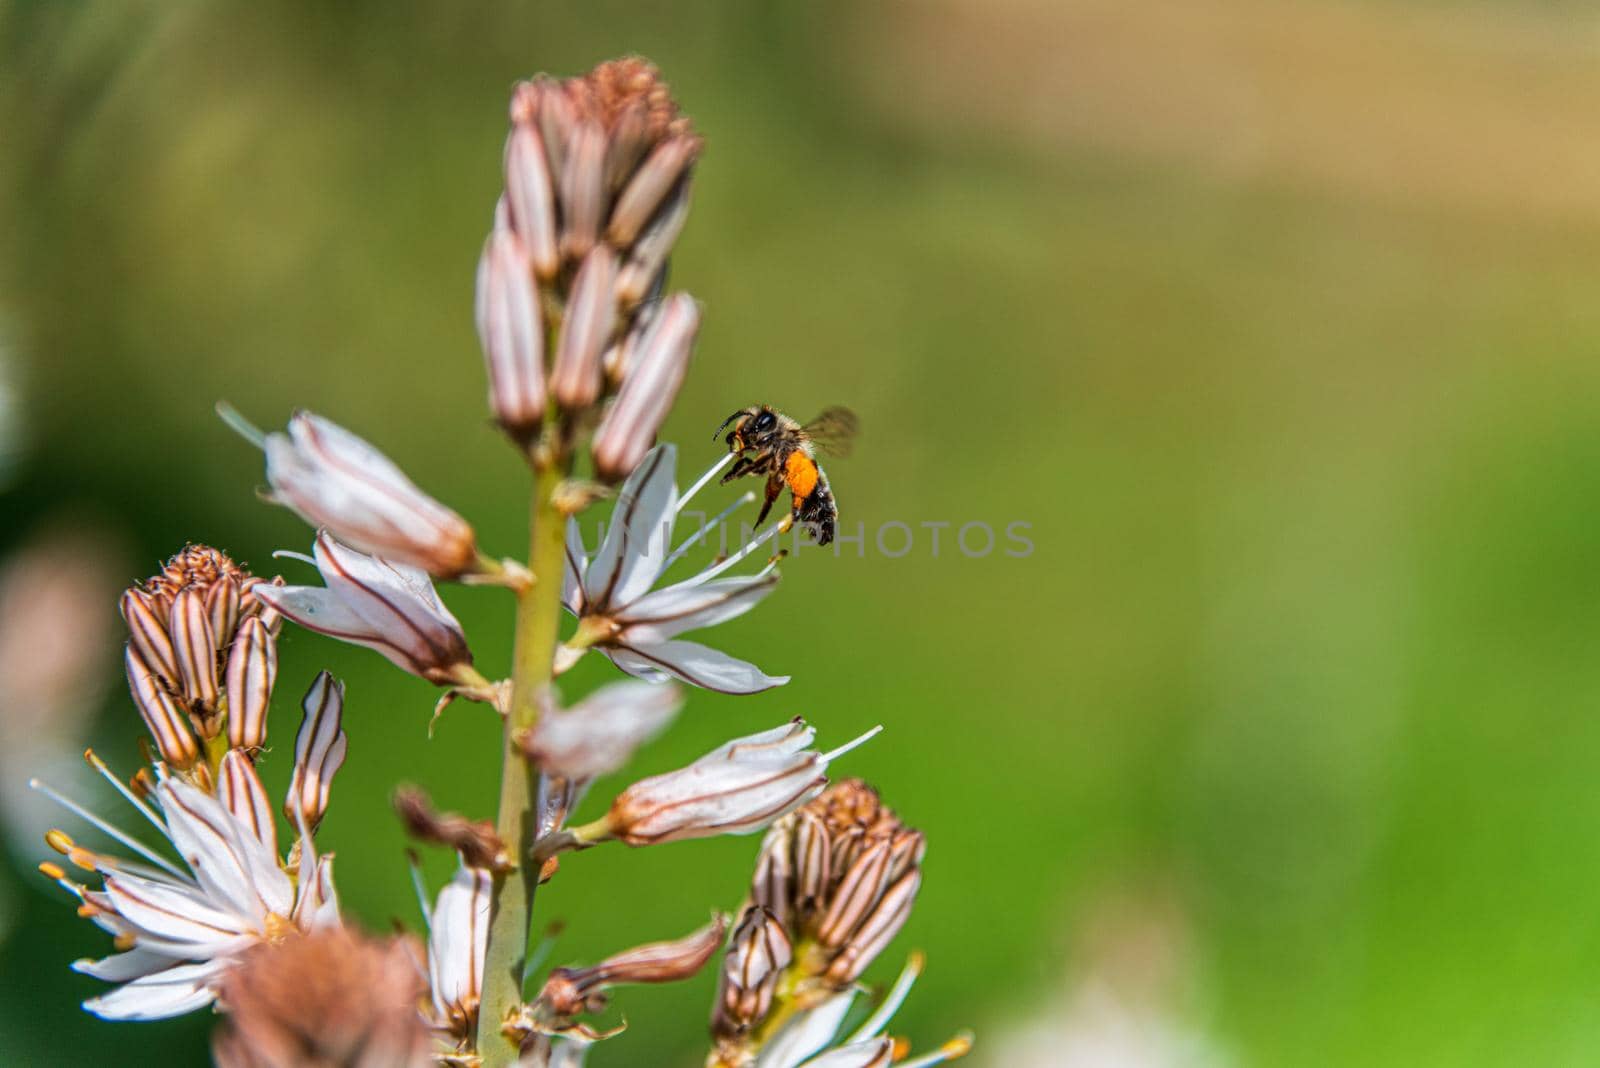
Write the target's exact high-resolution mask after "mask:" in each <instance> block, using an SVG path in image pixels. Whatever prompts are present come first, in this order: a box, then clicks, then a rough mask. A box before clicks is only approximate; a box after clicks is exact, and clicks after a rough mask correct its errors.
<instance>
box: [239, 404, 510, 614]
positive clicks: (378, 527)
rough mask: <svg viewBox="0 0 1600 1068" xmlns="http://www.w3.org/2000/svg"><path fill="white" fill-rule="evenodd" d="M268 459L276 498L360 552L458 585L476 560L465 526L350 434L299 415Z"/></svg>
mask: <svg viewBox="0 0 1600 1068" xmlns="http://www.w3.org/2000/svg"><path fill="white" fill-rule="evenodd" d="M266 453H267V481H268V482H269V483H270V484H271V486H272V493H273V496H274V497H275V498H276V499H277V500H278V501H279V502H280V503H282V504H284V505H287V506H288V507H289V508H290V509H292V510H293V511H295V512H296V513H297V514H299V516H300V517H301V518H302V519H304V520H306V522H308V523H310V524H312V525H313V526H318V527H327V528H328V529H329V530H331V531H333V532H334V533H335V534H336V535H338V536H339V537H340V538H342V539H343V540H345V541H347V542H349V543H350V544H351V545H353V546H355V547H356V548H358V549H361V550H362V551H364V552H369V553H373V554H375V555H378V556H382V557H383V558H384V559H386V560H391V561H394V562H397V563H402V564H409V565H412V566H415V567H420V568H422V569H423V570H424V571H427V572H428V573H429V574H432V575H435V576H437V577H439V578H454V577H455V576H457V575H460V574H461V573H463V572H464V571H467V570H468V569H470V568H471V567H472V565H473V563H474V562H475V561H476V560H477V556H478V544H477V539H476V536H475V535H474V534H473V532H472V527H471V526H470V525H468V523H467V521H466V520H465V519H462V518H461V517H460V516H459V515H457V514H456V513H455V512H453V511H451V510H450V509H448V508H446V507H445V506H444V505H442V504H440V503H439V502H438V501H436V500H434V499H433V498H432V497H430V496H428V495H427V494H425V493H423V492H422V491H421V490H420V489H418V488H417V486H416V484H415V483H413V482H412V481H411V480H410V479H409V478H407V477H406V476H405V474H404V473H403V472H402V471H401V470H400V469H399V468H398V467H396V466H395V465H394V463H393V461H391V460H390V459H389V458H388V457H387V456H384V455H383V454H382V453H381V452H379V451H378V450H377V449H375V448H373V447H372V446H371V445H369V444H368V443H367V442H365V441H363V440H362V439H361V438H358V437H357V436H356V435H354V434H352V433H350V432H349V431H348V430H345V429H344V428H342V427H339V426H336V425H335V424H333V423H330V422H329V421H328V420H326V419H323V418H322V417H320V416H317V415H313V414H311V413H310V412H297V413H295V415H294V416H293V417H292V418H291V419H290V420H289V429H288V432H287V433H276V434H268V435H267V439H266ZM258 589H259V588H258Z"/></svg>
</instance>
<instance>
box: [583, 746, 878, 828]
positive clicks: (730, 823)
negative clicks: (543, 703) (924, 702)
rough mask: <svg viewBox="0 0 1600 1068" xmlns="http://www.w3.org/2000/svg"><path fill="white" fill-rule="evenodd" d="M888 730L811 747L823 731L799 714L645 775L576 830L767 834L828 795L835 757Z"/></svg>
mask: <svg viewBox="0 0 1600 1068" xmlns="http://www.w3.org/2000/svg"><path fill="white" fill-rule="evenodd" d="M882 729H883V728H882V727H874V728H873V729H872V730H870V731H867V732H866V733H865V734H863V735H861V736H860V737H859V738H856V739H854V740H853V741H850V742H847V743H845V744H844V745H842V746H840V747H839V748H838V749H835V750H833V751H832V752H828V753H822V752H818V751H817V750H815V749H812V748H811V743H812V742H813V741H814V740H815V739H816V733H817V732H816V730H815V729H813V728H811V727H808V726H807V725H806V724H805V722H804V721H803V720H799V719H796V720H795V721H793V722H792V723H788V724H785V725H784V726H782V727H776V728H774V729H772V730H770V731H762V732H761V733H760V734H752V735H749V736H748V737H744V738H735V739H734V740H733V741H731V742H725V743H724V744H722V745H720V746H718V747H717V748H716V749H713V750H712V751H711V752H709V753H707V754H706V755H705V756H703V757H701V758H700V759H699V760H696V761H695V762H694V763H692V764H690V765H688V766H687V767H683V768H679V769H678V770H677V771H669V772H667V773H665V774H663V775H656V776H652V777H651V778H648V779H641V780H639V781H638V782H636V783H634V784H633V785H632V786H629V787H628V788H627V789H626V790H624V791H622V793H620V794H618V795H617V798H616V800H615V801H613V802H612V803H611V809H610V811H609V812H607V813H606V815H605V816H603V817H602V818H601V819H599V820H598V821H596V822H595V823H593V824H589V825H586V826H584V827H577V828H574V829H573V834H574V835H576V836H577V838H578V840H579V841H603V840H605V839H618V840H620V841H624V842H627V843H628V844H629V845H636V846H637V845H651V844H654V843H657V842H673V841H678V840H681V839H685V838H705V837H709V836H711V835H716V834H750V833H752V832H754V831H759V830H761V829H762V828H763V827H766V826H767V825H768V824H770V823H771V822H772V821H773V820H776V819H778V818H779V817H781V816H783V815H785V814H787V813H789V812H792V811H794V810H795V809H796V808H798V807H799V806H801V805H803V804H805V803H806V802H807V801H809V800H811V799H812V798H813V797H816V796H817V794H819V793H821V792H822V788H823V787H824V786H826V785H827V784H828V777H827V774H826V773H827V770H828V764H829V762H830V761H832V760H834V759H835V758H837V757H839V756H841V755H843V754H844V753H847V752H849V751H850V750H852V749H854V748H855V747H856V746H858V745H860V744H861V743H862V742H865V741H866V740H867V739H869V738H871V737H872V736H873V735H875V734H877V733H878V732H879V731H880V730H882Z"/></svg>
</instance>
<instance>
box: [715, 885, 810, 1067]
mask: <svg viewBox="0 0 1600 1068" xmlns="http://www.w3.org/2000/svg"><path fill="white" fill-rule="evenodd" d="M793 959H794V950H793V947H792V946H790V944H789V936H788V934H787V933H786V932H785V931H784V929H783V924H782V923H781V922H779V920H778V918H777V917H775V916H774V915H773V914H772V913H771V912H769V911H768V910H766V909H764V908H762V907H761V906H759V905H752V906H750V907H749V908H748V909H746V910H745V913H744V916H743V918H741V919H740V921H739V927H738V929H737V930H735V931H734V932H733V940H732V941H731V942H729V943H728V952H727V953H726V954H725V955H724V956H723V958H722V979H721V984H720V987H719V989H718V991H717V1007H716V1011H715V1012H714V1013H713V1015H712V1019H711V1027H712V1032H713V1034H715V1035H716V1036H718V1037H731V1036H734V1035H739V1034H743V1033H744V1032H745V1031H747V1030H749V1029H750V1027H751V1026H753V1025H754V1024H756V1023H759V1022H760V1021H761V1020H763V1019H765V1018H766V1015H767V1012H768V1011H769V1010H770V1009H771V1008H772V996H773V994H774V993H775V992H776V991H777V988H778V981H779V980H780V979H781V978H782V977H783V970H784V969H785V968H787V967H788V966H789V963H790V961H792V960H793Z"/></svg>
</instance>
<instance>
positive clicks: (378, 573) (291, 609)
mask: <svg viewBox="0 0 1600 1068" xmlns="http://www.w3.org/2000/svg"><path fill="white" fill-rule="evenodd" d="M313 553H314V555H315V562H316V565H317V570H318V571H320V572H321V573H322V578H323V581H324V582H326V583H327V586H326V588H318V587H315V586H283V587H274V586H258V587H256V590H255V593H256V596H257V597H259V598H260V599H261V601H262V603H264V604H266V605H267V606H269V607H271V608H273V609H275V610H277V611H279V612H281V613H283V614H284V615H285V616H287V617H289V618H290V619H292V620H294V621H295V622H296V623H298V624H300V625H301V626H302V627H305V628H306V629H307V630H314V631H316V632H317V633H319V634H327V635H330V636H332V637H335V638H340V639H343V640H344V641H347V642H354V643H356V644H357V645H365V646H367V647H368V648H371V649H376V650H377V651H378V652H380V653H382V654H383V655H384V656H386V657H388V658H389V660H390V661H391V662H392V663H394V664H396V665H398V666H399V667H401V668H403V669H404V670H406V671H409V672H411V674H413V675H417V676H420V677H421V678H424V679H427V680H428V681H429V682H434V683H438V684H440V685H444V684H447V683H450V682H453V681H457V676H458V675H459V673H460V671H461V669H463V668H466V667H469V666H471V664H472V653H471V652H470V651H469V650H468V649H467V639H466V635H465V634H463V633H462V631H461V624H460V623H459V622H457V621H456V617H455V616H454V615H452V614H451V613H450V610H449V609H448V608H446V607H445V606H444V603H443V602H442V601H440V600H439V595H438V593H437V592H436V591H435V590H434V588H433V584H432V583H431V582H429V581H428V576H427V575H426V573H424V572H423V571H421V570H419V569H417V568H414V567H408V566H406V565H404V564H399V563H394V562H392V561H389V560H380V559H378V558H376V557H371V556H366V555H364V554H362V553H359V552H356V551H355V550H354V549H351V548H349V547H348V546H345V545H341V544H339V542H337V541H335V540H334V539H333V538H332V537H330V536H329V535H328V533H327V532H326V531H323V532H321V533H319V534H318V535H317V540H316V543H315V546H314V549H313Z"/></svg>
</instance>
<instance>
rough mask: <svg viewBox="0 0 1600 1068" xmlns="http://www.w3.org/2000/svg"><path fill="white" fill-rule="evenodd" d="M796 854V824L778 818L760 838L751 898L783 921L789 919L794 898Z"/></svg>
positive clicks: (778, 919) (751, 883)
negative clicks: (759, 850) (794, 858)
mask: <svg viewBox="0 0 1600 1068" xmlns="http://www.w3.org/2000/svg"><path fill="white" fill-rule="evenodd" d="M793 856H794V829H793V825H792V823H791V822H790V821H789V820H779V821H778V822H777V823H774V824H773V825H772V826H771V827H770V828H768V830H767V835H766V837H765V838H763V839H762V840H761V852H760V854H759V855H758V856H757V857H756V873H755V876H754V878H752V879H751V880H750V900H751V901H753V902H755V903H756V904H757V905H759V906H761V907H762V908H764V909H766V910H767V911H768V912H769V913H771V914H772V915H773V916H774V917H775V918H776V919H777V921H778V922H779V923H782V924H787V923H788V922H789V907H790V902H791V901H792V900H793V899H794V863H793V859H792V858H793Z"/></svg>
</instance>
